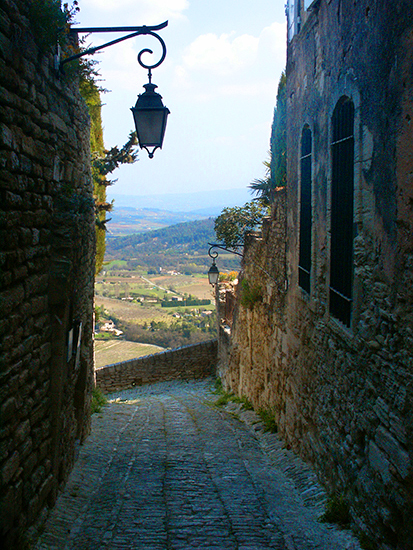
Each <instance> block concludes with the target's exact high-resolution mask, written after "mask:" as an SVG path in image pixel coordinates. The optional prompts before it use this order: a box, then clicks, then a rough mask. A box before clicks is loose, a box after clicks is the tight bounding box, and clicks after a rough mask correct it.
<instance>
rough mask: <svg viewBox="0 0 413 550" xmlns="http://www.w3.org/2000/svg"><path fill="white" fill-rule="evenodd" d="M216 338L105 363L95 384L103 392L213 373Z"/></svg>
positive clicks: (215, 356)
mask: <svg viewBox="0 0 413 550" xmlns="http://www.w3.org/2000/svg"><path fill="white" fill-rule="evenodd" d="M217 349H218V342H217V340H210V341H208V342H201V343H199V344H195V345H192V346H184V347H182V348H178V349H174V350H167V351H163V352H161V353H154V354H153V355H147V356H145V357H139V358H138V359H131V360H130V361H123V362H122V363H115V364H114V365H106V366H105V367H102V368H100V369H97V370H96V386H97V387H98V388H99V389H101V390H102V391H103V392H105V393H110V392H113V391H119V390H125V389H128V388H132V387H133V386H140V385H142V384H149V383H154V382H165V381H168V380H177V379H179V380H188V379H192V378H203V377H205V376H211V375H212V374H215V370H216V364H217Z"/></svg>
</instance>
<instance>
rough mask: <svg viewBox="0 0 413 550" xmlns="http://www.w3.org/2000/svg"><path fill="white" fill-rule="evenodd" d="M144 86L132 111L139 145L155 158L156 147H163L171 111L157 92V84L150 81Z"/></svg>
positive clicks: (150, 156)
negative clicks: (143, 90)
mask: <svg viewBox="0 0 413 550" xmlns="http://www.w3.org/2000/svg"><path fill="white" fill-rule="evenodd" d="M144 88H145V92H144V93H143V94H140V95H139V96H138V100H137V102H136V105H135V107H132V108H131V111H132V113H133V118H134V121H135V127H136V134H137V136H138V142H139V146H140V148H141V149H146V150H147V151H148V154H149V158H153V154H154V152H155V151H156V149H158V148H159V149H162V143H163V138H164V136H165V129H166V121H167V118H168V115H169V112H170V111H169V109H168V108H167V107H165V106H164V104H163V103H162V96H161V95H160V94H158V93H157V92H155V88H157V86H156V84H152V83H151V82H150V81H149V83H148V84H145V85H144ZM149 148H153V149H152V150H150V149H149Z"/></svg>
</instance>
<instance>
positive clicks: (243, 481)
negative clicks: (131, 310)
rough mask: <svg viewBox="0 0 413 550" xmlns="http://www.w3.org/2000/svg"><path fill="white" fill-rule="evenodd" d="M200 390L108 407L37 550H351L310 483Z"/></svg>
mask: <svg viewBox="0 0 413 550" xmlns="http://www.w3.org/2000/svg"><path fill="white" fill-rule="evenodd" d="M211 388H212V381H211V380H203V381H193V382H170V383H160V384H156V385H151V386H143V387H139V388H136V389H134V390H127V391H124V392H120V393H118V394H116V395H115V394H113V395H112V396H110V399H111V401H110V403H109V404H108V405H107V406H106V407H105V408H104V409H103V410H102V412H101V413H98V414H95V415H94V416H93V428H92V434H91V436H90V437H89V438H88V439H87V441H86V442H85V444H84V445H83V447H82V448H81V451H80V456H79V459H78V461H77V463H76V465H75V468H74V470H73V472H72V474H71V476H70V478H69V481H68V483H67V485H66V488H65V490H64V492H63V493H62V494H61V496H60V497H59V499H58V501H57V505H56V507H55V508H54V510H53V512H52V513H51V516H50V518H49V521H48V523H47V525H46V530H45V531H44V533H43V535H42V538H41V539H40V541H39V542H38V544H37V547H36V548H37V549H42V550H53V549H59V550H62V549H66V550H67V549H73V550H75V549H76V550H86V549H88V550H89V549H90V550H92V549H93V550H96V549H108V550H109V549H110V550H115V549H125V550H131V549H142V550H143V549H145V550H181V549H182V550H185V549H210V550H213V549H216V550H218V549H219V550H268V549H280V550H313V549H314V550H315V549H318V550H320V549H321V550H324V549H325V550H340V549H348V550H350V549H351V550H355V549H359V548H360V547H359V545H358V543H357V542H356V541H355V539H354V538H353V537H352V535H351V534H350V532H348V531H340V530H339V529H338V528H336V527H333V526H329V525H327V524H324V523H319V522H318V521H317V518H318V517H319V516H320V515H321V513H322V511H323V504H324V501H325V494H324V492H323V490H322V489H321V488H320V487H319V485H318V484H317V481H316V479H315V476H314V474H313V473H312V472H311V470H309V469H308V468H307V467H306V466H305V465H304V464H303V463H302V462H301V460H299V459H298V458H297V457H295V456H294V455H293V454H292V453H291V452H290V451H287V450H285V449H284V448H283V446H282V442H281V441H280V440H279V439H278V437H277V435H276V434H269V433H264V432H263V429H262V424H261V423H260V422H259V418H258V417H257V416H256V415H255V413H253V412H250V411H242V410H241V409H240V406H238V405H234V404H232V405H229V406H228V407H227V409H226V410H222V409H218V408H216V407H214V406H212V405H211V403H212V402H213V401H214V399H216V396H215V395H213V394H212V393H211Z"/></svg>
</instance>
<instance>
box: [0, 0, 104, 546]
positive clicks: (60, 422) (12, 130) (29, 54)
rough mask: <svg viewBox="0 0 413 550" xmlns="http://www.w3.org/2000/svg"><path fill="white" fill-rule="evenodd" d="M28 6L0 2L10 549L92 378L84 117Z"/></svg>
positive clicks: (74, 433) (2, 508)
mask: <svg viewBox="0 0 413 550" xmlns="http://www.w3.org/2000/svg"><path fill="white" fill-rule="evenodd" d="M27 6H28V3H27V2H23V1H14V2H13V1H11V0H2V2H1V5H0V199H1V200H0V346H1V349H0V422H1V426H0V483H1V486H0V498H1V503H0V544H1V547H2V548H13V549H14V550H15V549H18V548H20V547H23V546H24V544H25V542H24V538H25V537H29V538H30V536H33V535H34V534H35V532H36V529H37V528H38V527H39V526H40V525H41V523H42V521H43V519H44V516H45V513H46V510H47V508H48V507H49V506H51V505H52V504H53V502H54V500H55V498H56V494H57V492H58V489H59V486H60V485H61V484H62V483H64V482H65V480H66V478H67V475H68V473H69V471H70V469H71V467H72V465H73V462H74V460H75V454H76V445H77V443H78V442H79V441H81V440H82V439H83V438H84V437H85V435H86V434H87V433H88V430H89V423H90V390H91V387H92V384H93V342H92V320H93V278H94V276H93V273H94V215H93V200H92V187H91V180H90V173H89V118H88V114H87V110H86V108H85V105H84V104H83V101H82V100H81V98H80V96H79V93H78V91H77V85H76V79H75V78H73V75H72V76H70V77H64V76H62V77H58V76H57V75H56V74H55V72H54V69H53V57H52V56H51V55H46V54H43V53H42V52H41V51H40V50H39V48H38V46H37V44H36V42H35V39H34V37H33V34H32V32H31V29H30V22H29V20H28V18H27ZM80 323H82V331H81V332H82V334H81V341H79V339H78V338H77V334H76V329H77V328H78V327H79V326H80ZM71 329H74V338H73V340H74V348H73V352H72V353H69V350H68V338H69V332H70V330H71ZM78 341H79V343H80V345H79V354H78V357H77V356H76V351H77V347H76V343H77V342H78Z"/></svg>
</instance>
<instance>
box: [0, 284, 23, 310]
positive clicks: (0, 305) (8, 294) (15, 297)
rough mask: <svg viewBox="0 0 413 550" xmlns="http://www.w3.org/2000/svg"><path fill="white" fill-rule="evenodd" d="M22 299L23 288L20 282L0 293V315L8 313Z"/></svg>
mask: <svg viewBox="0 0 413 550" xmlns="http://www.w3.org/2000/svg"><path fill="white" fill-rule="evenodd" d="M23 300H24V289H23V286H22V285H21V284H20V285H18V286H15V287H14V288H11V289H9V290H6V291H4V292H2V293H0V316H1V317H4V316H6V315H7V314H10V313H11V312H12V311H13V310H14V309H15V308H16V307H17V306H18V305H19V304H21V303H22V302H23Z"/></svg>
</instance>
